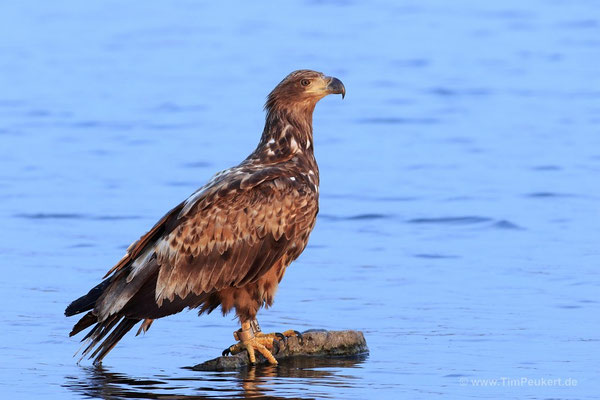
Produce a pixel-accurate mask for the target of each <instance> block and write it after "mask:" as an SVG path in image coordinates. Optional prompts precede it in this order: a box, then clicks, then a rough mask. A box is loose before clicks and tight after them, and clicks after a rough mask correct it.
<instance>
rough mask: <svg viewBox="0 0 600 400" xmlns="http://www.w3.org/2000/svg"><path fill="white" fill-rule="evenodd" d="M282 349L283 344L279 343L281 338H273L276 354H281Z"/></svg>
mask: <svg viewBox="0 0 600 400" xmlns="http://www.w3.org/2000/svg"><path fill="white" fill-rule="evenodd" d="M282 336H283V335H282ZM280 350H281V346H280V345H279V340H273V351H274V352H275V354H279V351H280Z"/></svg>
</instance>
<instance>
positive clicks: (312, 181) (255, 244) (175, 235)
mask: <svg viewBox="0 0 600 400" xmlns="http://www.w3.org/2000/svg"><path fill="white" fill-rule="evenodd" d="M332 93H337V94H342V97H343V96H344V95H345V89H344V85H343V84H342V82H340V81H339V80H338V79H336V78H331V77H326V76H324V75H323V74H321V73H318V72H314V71H309V70H301V71H296V72H293V73H291V74H290V75H288V76H287V77H286V78H285V79H284V80H283V81H282V82H281V83H280V84H279V85H277V87H276V88H275V89H274V90H273V91H272V92H271V94H269V96H268V99H267V103H266V106H265V109H266V112H267V116H266V123H265V128H264V131H263V134H262V138H261V140H260V143H259V144H258V147H257V148H256V150H254V152H253V153H252V154H250V156H248V158H246V159H245V160H244V161H243V162H242V163H241V164H239V165H238V166H236V167H233V168H231V169H228V170H225V171H222V172H220V173H218V174H216V175H215V176H214V177H213V178H212V179H211V181H210V182H208V183H207V184H206V185H205V186H203V187H202V188H200V189H199V190H198V191H196V192H195V193H194V194H192V195H191V196H190V197H189V198H188V199H187V200H185V201H184V202H183V203H181V204H179V205H178V206H177V207H175V208H173V209H172V210H171V211H169V212H168V213H167V214H166V215H165V216H164V217H163V218H162V219H161V220H160V221H158V223H157V224H156V225H155V226H154V227H153V228H152V229H151V230H150V231H149V232H148V233H146V234H145V235H144V236H142V237H141V238H140V239H139V240H138V241H137V242H135V243H133V244H132V245H131V246H130V247H129V249H128V250H127V254H125V256H124V257H123V258H122V259H121V261H119V262H118V263H117V265H115V266H114V267H113V268H112V269H111V270H110V271H109V273H108V274H107V276H109V275H110V276H109V277H108V278H107V279H106V280H104V281H103V282H102V283H100V284H99V285H98V286H96V287H94V288H93V289H91V290H90V291H89V293H88V294H87V295H85V296H83V297H80V298H79V299H77V300H75V301H74V302H73V303H71V304H70V305H69V307H67V309H66V311H65V315H67V316H71V315H75V314H78V313H81V312H84V311H88V313H87V314H85V315H84V316H83V317H82V318H81V319H80V320H79V322H77V324H75V326H74V327H73V330H72V331H71V334H70V335H71V336H73V335H75V334H77V333H79V332H81V331H82V330H84V329H86V328H88V327H90V326H92V325H94V327H93V328H92V329H91V331H90V332H89V333H88V334H87V335H86V336H85V337H84V340H87V343H88V346H87V348H86V349H85V350H84V351H83V356H86V355H87V354H89V353H91V355H90V358H92V357H96V358H95V362H100V361H101V360H102V359H103V358H104V356H106V354H107V353H108V352H109V351H110V350H111V349H112V348H113V347H114V346H115V345H116V344H117V342H118V341H119V340H121V338H122V337H123V336H124V335H125V334H126V333H127V332H128V331H129V330H130V329H131V328H133V326H134V325H136V324H137V323H139V322H140V321H142V320H143V323H142V325H141V326H140V328H139V330H138V334H139V333H140V332H141V331H144V332H145V331H146V330H148V328H149V327H150V325H151V324H152V321H153V320H154V319H156V318H161V317H165V316H167V315H171V314H175V313H177V312H180V311H181V310H183V309H184V308H185V307H189V308H196V307H199V308H200V313H203V312H211V311H213V310H214V309H215V308H217V307H219V306H221V310H222V311H223V313H224V314H225V313H227V312H229V311H230V310H231V309H232V308H235V312H236V315H237V317H238V318H239V319H240V322H241V325H242V328H241V329H240V330H239V331H236V332H235V333H234V337H235V338H236V340H239V341H240V342H239V343H238V344H236V345H233V346H231V347H230V348H229V349H227V350H226V351H229V352H232V353H236V352H240V351H242V350H247V351H248V353H249V356H250V359H251V361H252V362H254V360H255V355H254V350H255V349H256V350H258V351H259V352H260V353H261V354H263V355H264V356H265V357H266V358H267V359H268V360H269V361H270V362H271V363H277V361H275V359H274V358H273V356H272V355H271V353H270V352H269V351H268V349H270V348H272V346H273V344H274V340H276V338H277V336H281V334H264V333H261V332H260V328H259V326H258V322H257V321H256V314H257V312H258V310H259V308H260V307H262V306H263V305H267V306H269V305H271V304H272V303H273V297H274V296H275V291H276V290H277V286H278V284H279V282H280V281H281V279H282V277H283V274H284V272H285V269H286V267H287V266H288V265H289V264H290V263H291V262H292V261H293V260H295V259H296V258H297V257H298V256H299V255H300V253H302V251H303V250H304V248H305V246H306V243H307V241H308V236H309V234H310V232H311V230H312V229H313V226H314V224H315V219H316V216H317V211H318V193H319V189H318V186H319V171H318V168H317V163H316V161H315V157H314V154H313V138H312V114H313V110H314V108H315V105H316V103H317V102H318V101H319V100H320V99H322V98H323V97H325V96H326V95H328V94H332ZM293 332H294V331H287V332H285V336H288V335H292V334H293ZM100 342H102V343H100ZM98 344H100V345H99V346H97V345H98ZM92 351H93V352H92Z"/></svg>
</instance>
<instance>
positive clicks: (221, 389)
mask: <svg viewBox="0 0 600 400" xmlns="http://www.w3.org/2000/svg"><path fill="white" fill-rule="evenodd" d="M366 358H367V355H360V356H356V357H340V358H317V357H296V358H292V359H289V360H285V361H283V362H281V363H280V364H279V365H278V366H272V365H264V366H262V365H261V366H257V367H250V368H245V369H242V370H239V371H228V372H204V371H203V372H197V371H192V370H191V368H186V369H185V370H187V371H189V375H186V376H173V377H168V376H164V375H155V376H152V377H148V378H143V377H132V376H128V375H126V374H123V373H118V372H111V371H110V370H109V369H107V368H104V367H102V366H98V367H84V368H82V369H81V374H80V375H79V376H67V377H65V383H64V385H63V386H64V387H66V388H68V389H69V390H72V391H73V392H75V393H77V394H80V395H84V396H86V397H92V398H102V399H115V398H138V399H205V398H206V399H215V398H256V397H265V396H266V397H268V398H270V399H291V398H312V397H331V398H335V393H336V387H340V386H344V387H350V386H352V385H354V384H355V383H354V382H355V381H356V380H357V379H358V378H357V377H356V376H353V375H352V374H351V373H348V371H347V370H346V369H351V368H360V367H361V366H362V364H363V362H364V361H365V360H366ZM341 369H344V371H343V373H340V372H341V371H340V370H341ZM298 386H303V387H314V390H312V391H311V392H305V393H304V394H301V392H300V393H299V392H298V390H297V387H298ZM328 389H330V390H328ZM288 394H289V396H288Z"/></svg>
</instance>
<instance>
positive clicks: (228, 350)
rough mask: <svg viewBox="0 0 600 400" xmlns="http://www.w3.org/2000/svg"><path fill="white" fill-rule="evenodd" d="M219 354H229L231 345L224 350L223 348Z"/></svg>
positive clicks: (224, 355)
mask: <svg viewBox="0 0 600 400" xmlns="http://www.w3.org/2000/svg"><path fill="white" fill-rule="evenodd" d="M221 354H222V355H223V357H226V356H228V355H230V354H231V347H228V348H226V349H225V350H223V352H222V353H221Z"/></svg>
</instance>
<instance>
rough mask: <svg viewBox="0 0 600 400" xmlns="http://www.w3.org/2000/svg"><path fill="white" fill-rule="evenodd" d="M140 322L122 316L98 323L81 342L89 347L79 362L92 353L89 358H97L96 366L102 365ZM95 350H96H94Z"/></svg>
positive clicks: (115, 316) (95, 360)
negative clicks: (106, 357)
mask: <svg viewBox="0 0 600 400" xmlns="http://www.w3.org/2000/svg"><path fill="white" fill-rule="evenodd" d="M84 318H85V317H84ZM94 318H96V317H94ZM82 320H83V318H82ZM140 321H141V319H137V318H127V317H124V316H122V315H114V316H112V317H110V318H108V319H107V320H105V321H102V322H98V323H96V326H94V327H93V328H92V330H91V331H89V332H88V334H87V335H85V337H84V338H83V339H82V340H81V341H82V342H83V345H82V347H83V346H85V345H87V347H86V348H85V350H83V352H82V353H81V358H80V359H79V361H81V360H82V359H83V358H84V357H85V356H87V355H88V354H90V353H91V354H90V356H89V358H94V357H95V358H94V364H99V363H101V362H102V359H103V358H104V357H105V356H106V355H107V354H108V352H109V351H111V350H112V349H113V348H114V347H115V346H116V345H117V343H118V342H119V340H121V339H122V338H123V336H125V334H126V333H127V332H129V331H130V330H131V328H133V327H134V326H135V325H136V324H137V323H138V322H140ZM80 322H81V321H80ZM90 325H91V324H90ZM88 326H89V325H88ZM115 326H116V327H115ZM113 328H114V329H113ZM84 329H85V328H84ZM146 329H147V328H146ZM73 330H75V328H73ZM140 330H141V329H140ZM111 331H112V332H111ZM109 332H110V334H109ZM106 335H108V336H106ZM100 342H102V343H100ZM98 344H99V345H98ZM94 348H96V349H95V350H94ZM92 350H93V352H92Z"/></svg>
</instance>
